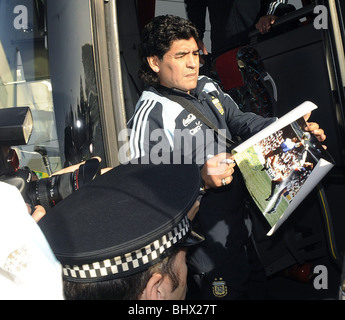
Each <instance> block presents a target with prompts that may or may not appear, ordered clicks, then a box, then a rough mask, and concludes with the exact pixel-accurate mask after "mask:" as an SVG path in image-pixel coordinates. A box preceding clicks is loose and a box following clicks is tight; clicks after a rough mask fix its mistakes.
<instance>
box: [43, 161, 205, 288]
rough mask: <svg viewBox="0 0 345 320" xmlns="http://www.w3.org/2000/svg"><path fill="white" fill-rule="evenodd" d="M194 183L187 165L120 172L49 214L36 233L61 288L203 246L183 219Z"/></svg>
mask: <svg viewBox="0 0 345 320" xmlns="http://www.w3.org/2000/svg"><path fill="white" fill-rule="evenodd" d="M200 183H201V178H200V170H199V168H198V167H197V166H196V165H192V164H183V165H178V164H160V165H153V164H123V165H119V166H117V167H115V168H113V169H111V170H110V171H108V172H107V173H105V174H103V175H100V176H98V177H96V178H95V179H94V180H93V181H91V182H89V183H88V184H86V185H84V186H82V187H81V188H80V189H79V190H77V191H75V192H73V193H72V194H71V195H70V196H68V197H67V198H65V199H64V200H63V201H61V202H59V203H58V204H57V205H56V206H55V207H53V208H52V209H49V211H48V212H47V213H46V215H45V216H44V217H43V218H42V219H41V220H40V221H39V226H40V228H41V229H42V231H43V233H44V234H45V236H46V238H47V240H48V242H49V244H50V246H51V248H52V250H53V252H54V254H55V256H56V258H57V259H58V260H59V261H60V262H61V264H62V268H63V276H64V278H65V279H66V280H68V281H74V282H94V281H103V280H108V279H114V278H121V277H123V276H127V275H131V274H134V273H137V272H141V271H143V270H146V269H148V268H149V267H150V266H152V265H154V264H156V263H157V262H159V261H161V260H162V259H163V258H164V257H166V256H167V255H169V254H171V253H172V252H173V251H174V250H176V249H178V248H179V247H180V246H186V245H193V244H196V243H198V242H200V241H201V240H202V237H199V236H198V235H197V234H195V233H194V232H193V231H192V230H191V224H190V221H189V220H188V218H187V213H188V211H189V210H190V209H191V207H192V206H193V205H194V203H195V201H196V199H197V198H198V195H199V190H200Z"/></svg>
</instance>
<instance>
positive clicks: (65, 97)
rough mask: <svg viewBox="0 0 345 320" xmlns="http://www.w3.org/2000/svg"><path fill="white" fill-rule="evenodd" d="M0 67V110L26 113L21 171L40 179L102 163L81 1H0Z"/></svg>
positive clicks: (87, 11) (86, 12)
mask: <svg viewBox="0 0 345 320" xmlns="http://www.w3.org/2000/svg"><path fill="white" fill-rule="evenodd" d="M59 4H60V7H59ZM62 5H63V7H64V8H62V7H61V6H62ZM66 19H68V21H66ZM50 34H52V36H50ZM64 37H65V38H64ZM66 39H69V42H68V41H66ZM68 43H73V46H70V47H67V45H66V44H68ZM52 51H54V52H52ZM0 61H1V64H0V108H9V107H21V106H29V107H30V109H31V111H32V114H33V120H34V128H33V133H32V135H31V138H30V140H29V142H28V144H27V145H23V146H16V147H15V149H16V151H17V153H18V156H19V160H20V165H21V166H28V167H29V168H30V169H31V170H34V171H36V172H38V173H39V175H40V176H41V177H46V176H48V175H50V174H51V173H54V172H56V171H58V170H60V169H62V168H63V167H66V166H69V165H72V164H76V163H79V162H81V161H83V160H86V159H88V158H91V157H93V156H100V157H101V158H104V151H103V149H104V148H103V139H102V128H101V123H100V117H99V101H98V91H97V86H96V79H95V70H94V55H93V43H92V32H91V22H90V7H89V2H88V1H47V0H40V1H34V0H4V1H1V2H0Z"/></svg>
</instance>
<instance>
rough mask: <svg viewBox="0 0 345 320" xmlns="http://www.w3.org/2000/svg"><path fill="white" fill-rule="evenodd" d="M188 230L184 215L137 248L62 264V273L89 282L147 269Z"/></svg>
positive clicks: (186, 219)
mask: <svg viewBox="0 0 345 320" xmlns="http://www.w3.org/2000/svg"><path fill="white" fill-rule="evenodd" d="M189 231H190V222H189V220H188V217H187V216H185V217H184V218H183V220H182V221H181V222H180V223H179V224H178V225H177V226H176V227H174V228H173V230H171V231H170V232H168V233H167V234H165V235H164V236H162V237H161V238H159V239H157V240H155V241H153V242H152V243H150V244H148V245H146V246H144V247H143V248H141V249H139V250H136V251H133V252H129V253H126V254H124V255H121V256H117V257H114V258H112V259H106V260H103V261H99V262H94V263H91V264H83V265H80V266H77V265H73V266H70V265H64V266H63V275H64V277H65V278H67V279H70V278H71V279H75V280H77V279H80V280H82V279H85V280H86V279H87V281H88V282H90V281H92V280H94V281H100V280H103V279H104V278H114V279H115V278H119V277H123V276H126V275H129V274H132V273H136V272H138V271H140V269H142V268H143V267H144V266H145V269H147V267H148V266H150V265H153V264H155V263H157V262H158V261H160V260H162V259H163V258H164V257H165V256H166V251H167V250H169V249H170V248H171V247H172V246H173V245H175V244H176V243H177V242H179V241H181V240H182V239H183V238H184V237H185V236H186V235H187V234H188V232H189ZM72 281H73V280H72Z"/></svg>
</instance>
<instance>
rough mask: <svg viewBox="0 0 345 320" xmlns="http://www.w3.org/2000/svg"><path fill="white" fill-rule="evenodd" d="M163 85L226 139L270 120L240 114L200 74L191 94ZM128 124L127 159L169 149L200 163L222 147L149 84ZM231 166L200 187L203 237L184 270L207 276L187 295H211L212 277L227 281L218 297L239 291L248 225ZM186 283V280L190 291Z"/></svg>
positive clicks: (249, 132) (199, 123)
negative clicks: (225, 177) (228, 176)
mask: <svg viewBox="0 0 345 320" xmlns="http://www.w3.org/2000/svg"><path fill="white" fill-rule="evenodd" d="M166 89H167V88H166ZM168 90H171V92H174V93H175V94H179V95H182V96H184V97H185V98H186V99H189V100H190V101H191V102H192V103H193V104H194V105H195V106H196V107H197V108H198V109H199V110H200V111H202V112H203V114H204V115H206V117H208V118H209V120H211V121H212V122H213V123H214V124H215V125H216V126H217V127H218V128H219V129H224V132H226V134H227V136H228V137H229V138H230V139H231V138H233V137H235V136H239V137H241V138H242V139H246V138H248V137H250V136H251V135H253V134H255V133H256V132H258V131H260V130H261V129H262V128H264V127H266V126H267V125H269V124H270V123H272V122H273V121H275V119H273V118H263V117H261V116H258V115H255V114H253V113H243V112H242V111H240V110H239V109H238V107H237V105H236V103H235V102H234V101H233V100H232V98H231V97H230V96H229V95H227V94H225V93H224V92H223V91H222V90H221V89H220V88H219V86H218V85H217V84H216V83H215V82H213V81H212V80H211V79H210V78H207V77H205V76H201V77H199V80H198V84H197V87H196V89H195V90H193V92H191V94H187V93H184V92H181V91H178V90H174V89H168ZM128 127H129V128H130V129H131V130H130V149H131V157H132V158H139V157H145V156H150V159H151V160H152V161H154V162H155V163H159V159H160V156H161V155H163V154H166V153H169V152H172V153H173V154H174V161H176V162H177V161H179V157H185V158H184V159H182V160H181V162H182V161H188V160H190V159H192V161H194V162H196V163H197V164H199V165H200V167H201V166H202V165H203V164H204V162H205V161H206V159H207V157H208V156H210V155H215V154H217V153H219V152H225V151H226V149H225V147H224V146H221V145H222V143H219V142H218V139H215V135H214V134H213V131H211V130H210V129H209V128H208V127H207V125H206V124H204V123H203V122H202V121H200V120H199V119H197V118H196V117H195V116H193V114H190V113H189V112H187V111H186V110H185V109H184V108H183V107H182V106H181V105H180V104H178V103H176V102H174V101H172V100H170V99H168V98H166V97H165V96H163V95H162V94H161V93H159V92H158V91H157V90H156V89H155V88H152V87H150V88H149V89H148V90H146V91H144V92H143V93H142V96H141V97H140V99H139V101H138V103H137V105H136V109H135V112H134V115H133V116H132V118H131V119H130V120H129V122H128ZM164 159H165V158H163V160H162V161H164ZM169 159H170V158H169ZM186 159H187V160H186ZM237 170H238V169H236V170H235V172H236V173H235V174H234V179H233V181H232V182H231V183H230V184H229V185H227V186H224V187H221V188H218V189H212V190H208V191H207V192H206V194H205V195H204V196H203V198H202V201H201V204H200V209H199V212H198V214H197V216H196V218H195V220H193V224H194V227H195V228H196V229H197V230H198V231H199V232H201V233H202V234H203V235H204V236H205V237H206V240H205V241H204V242H203V243H202V244H201V245H200V246H197V247H196V248H195V249H193V251H190V252H189V254H190V255H189V258H188V263H189V268H190V274H191V277H193V274H194V275H195V277H196V280H197V281H199V280H200V279H199V278H200V275H201V278H202V277H203V276H204V275H205V274H206V275H207V277H206V278H205V279H206V281H204V280H202V283H201V284H200V283H199V285H198V286H197V287H196V290H195V293H198V295H195V296H192V298H200V299H203V298H205V299H212V298H215V296H214V294H213V289H212V281H213V280H214V279H213V278H217V277H221V278H222V279H224V281H226V283H227V285H228V286H231V290H230V288H229V290H228V292H229V294H227V295H226V296H225V297H224V298H236V297H241V296H242V295H243V291H244V289H243V288H242V287H243V285H244V283H245V282H246V281H247V279H248V274H249V266H248V261H247V256H246V253H245V250H244V245H245V243H246V241H247V239H248V229H247V227H246V219H247V212H246V209H245V206H244V194H245V190H244V187H243V184H242V181H241V177H240V176H239V174H238V172H237ZM167 183H168V181H167ZM172 192H173V191H172ZM215 273H216V274H215ZM211 278H212V279H211ZM191 281H193V279H191ZM192 287H193V285H190V292H192V291H193V290H192ZM201 287H202V288H201Z"/></svg>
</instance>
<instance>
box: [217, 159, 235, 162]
mask: <svg viewBox="0 0 345 320" xmlns="http://www.w3.org/2000/svg"><path fill="white" fill-rule="evenodd" d="M220 163H235V161H234V160H232V159H224V160H222V161H221V162H220Z"/></svg>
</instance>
